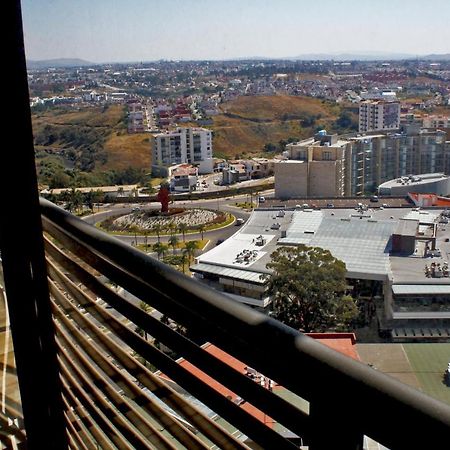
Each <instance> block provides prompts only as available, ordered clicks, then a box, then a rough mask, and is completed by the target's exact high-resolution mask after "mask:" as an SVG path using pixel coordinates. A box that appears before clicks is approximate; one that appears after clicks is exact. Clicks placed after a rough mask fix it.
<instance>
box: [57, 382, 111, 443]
mask: <svg viewBox="0 0 450 450" xmlns="http://www.w3.org/2000/svg"><path fill="white" fill-rule="evenodd" d="M62 383H63V398H64V400H65V402H64V403H65V405H66V408H71V409H66V411H71V412H72V414H73V415H74V416H75V417H77V418H78V419H79V421H78V423H80V426H81V428H82V429H83V430H84V432H85V435H88V436H92V439H89V440H90V441H92V440H94V442H95V443H96V444H97V447H98V446H100V448H101V449H102V450H117V446H116V445H115V444H113V442H112V441H111V440H110V438H109V437H108V436H107V434H106V433H105V432H104V431H103V430H102V428H101V427H100V426H99V425H98V424H97V422H95V420H94V419H93V417H92V416H91V415H90V414H88V412H87V410H86V408H85V407H84V406H83V405H82V403H81V402H80V400H79V399H78V398H77V397H76V396H75V395H74V393H73V392H72V391H71V389H70V387H69V384H68V383H67V381H66V380H64V379H62ZM70 402H72V403H70ZM72 408H73V410H72ZM83 427H84V428H83ZM96 450H97V449H96Z"/></svg>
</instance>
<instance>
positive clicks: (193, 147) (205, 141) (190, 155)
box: [151, 128, 213, 173]
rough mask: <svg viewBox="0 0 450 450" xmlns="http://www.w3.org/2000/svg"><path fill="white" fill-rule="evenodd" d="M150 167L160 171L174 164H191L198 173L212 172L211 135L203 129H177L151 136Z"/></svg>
mask: <svg viewBox="0 0 450 450" xmlns="http://www.w3.org/2000/svg"><path fill="white" fill-rule="evenodd" d="M151 145H152V157H153V159H152V167H153V170H158V169H159V170H161V169H163V168H166V167H169V166H171V165H174V164H185V163H187V164H192V165H195V166H197V167H198V172H199V173H211V172H212V171H213V158H212V135H211V131H210V130H207V129H205V128H177V129H176V130H174V131H167V132H165V133H158V134H154V135H152V138H151Z"/></svg>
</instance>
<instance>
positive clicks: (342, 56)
mask: <svg viewBox="0 0 450 450" xmlns="http://www.w3.org/2000/svg"><path fill="white" fill-rule="evenodd" d="M292 59H296V60H320V61H325V60H328V61H329V60H334V61H383V60H384V61H386V60H387V61H394V60H402V59H420V60H426V61H428V60H430V61H448V60H450V54H449V53H445V54H431V55H412V54H410V53H385V52H361V53H309V54H305V55H298V56H295V57H293V58H292Z"/></svg>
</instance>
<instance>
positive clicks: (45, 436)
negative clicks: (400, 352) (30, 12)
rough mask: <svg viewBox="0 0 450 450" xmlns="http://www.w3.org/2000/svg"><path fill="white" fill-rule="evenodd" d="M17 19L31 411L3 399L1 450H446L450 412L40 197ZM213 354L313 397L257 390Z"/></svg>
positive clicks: (6, 250)
mask: <svg viewBox="0 0 450 450" xmlns="http://www.w3.org/2000/svg"><path fill="white" fill-rule="evenodd" d="M5 7H6V13H5V17H6V18H7V20H8V23H9V24H10V23H11V24H13V25H14V26H13V28H14V30H15V31H14V32H12V33H11V35H9V34H8V37H10V38H11V39H10V40H8V41H7V46H8V50H10V53H11V57H9V56H10V55H8V65H9V68H8V71H6V74H5V76H6V77H7V79H6V85H7V86H8V87H9V88H8V89H7V92H6V95H7V99H6V101H7V103H8V104H9V105H11V107H12V108H13V111H12V113H11V114H10V116H11V117H14V127H15V129H17V128H19V130H20V132H19V133H16V135H15V148H17V149H20V151H13V152H8V155H7V156H6V151H5V152H4V153H3V156H2V158H3V159H4V161H2V164H0V171H1V173H0V182H1V188H2V192H3V193H4V197H3V212H2V215H1V216H0V245H1V257H2V269H3V272H4V286H5V288H6V289H5V301H6V304H7V311H8V315H9V319H10V324H11V334H12V340H13V344H14V356H15V364H14V366H11V365H9V364H8V365H6V367H5V364H4V368H6V369H7V372H10V373H17V378H18V385H19V389H20V405H19V404H14V403H12V402H10V401H9V400H10V399H9V398H8V397H9V396H10V392H8V391H5V390H4V391H3V400H4V401H3V403H2V412H1V413H0V424H1V433H0V442H2V446H3V447H2V448H19V449H25V448H27V449H28V450H43V449H46V450H62V449H83V450H86V449H88V450H91V449H92V450H96V449H106V450H109V449H150V448H157V449H166V448H167V449H177V448H188V449H201V448H204V449H206V448H224V449H239V448H266V449H294V448H298V447H299V446H300V445H303V446H307V447H308V448H309V449H311V450H321V449H331V448H333V449H344V450H352V449H355V450H356V449H362V448H364V445H363V442H364V436H369V437H370V438H372V439H374V440H375V441H377V442H379V443H381V444H382V445H384V446H385V447H388V448H389V449H392V450H394V449H404V448H409V449H413V448H421V449H424V448H443V447H444V446H445V442H448V436H449V430H450V408H449V407H448V406H446V405H445V404H443V403H441V402H439V401H436V400H434V399H432V398H430V397H428V396H426V395H424V394H422V393H420V392H418V391H416V390H414V389H412V388H410V387H408V386H406V385H404V384H402V383H400V382H398V381H396V380H394V379H392V378H390V377H388V376H386V375H383V374H382V373H380V372H378V371H376V370H374V369H372V368H370V367H369V366H367V365H365V364H362V363H359V362H357V361H354V360H352V359H349V358H347V357H345V356H344V355H342V354H340V353H337V352H335V351H333V350H331V349H330V348H328V347H325V346H324V345H322V344H320V343H319V342H317V341H315V340H314V339H312V338H309V337H308V336H305V335H303V334H302V333H300V332H298V331H296V330H293V329H291V328H289V327H287V326H284V325H283V324H281V323H279V322H277V321H276V320H273V319H271V318H270V317H268V316H266V315H264V314H261V313H259V312H257V311H255V310H252V309H250V308H248V307H246V306H244V305H241V304H239V303H237V302H234V301H230V299H229V297H227V296H225V295H224V294H222V293H220V292H217V291H215V290H213V289H210V288H208V286H204V285H202V284H200V283H198V282H197V281H196V280H194V279H192V278H189V277H186V276H183V275H182V274H180V273H179V272H176V271H175V270H172V269H171V268H169V267H167V266H165V265H164V264H162V263H160V262H158V261H156V260H154V259H152V258H150V257H148V256H147V255H145V254H144V253H142V252H140V251H139V250H137V249H135V248H133V247H130V246H128V245H126V244H124V243H122V242H121V241H119V240H117V239H115V238H113V237H111V236H109V235H107V234H105V233H102V232H101V231H99V230H98V229H96V228H94V227H92V226H90V225H88V224H87V223H85V222H84V221H82V220H80V219H78V218H76V217H74V216H73V215H71V214H69V213H68V212H66V211H64V210H62V209H60V208H58V207H57V206H55V205H53V204H52V203H50V202H48V201H46V200H40V201H39V199H38V189H37V181H36V174H35V163H34V149H33V145H32V128H31V118H30V111H29V98H28V91H27V76H26V66H25V59H24V55H23V52H22V51H21V49H23V36H22V28H21V27H22V25H21V17H20V3H19V2H16V3H15V2H8V3H7V4H6V5H5ZM6 158H7V159H6ZM12 169H17V170H12ZM19 169H20V174H21V178H20V180H19V181H20V182H18V179H17V173H18V172H17V171H18V170H19ZM12 186H14V192H12V189H11V187H12ZM2 284H3V282H2ZM0 292H1V290H0ZM126 293H129V294H132V296H133V297H131V298H134V299H137V302H136V301H133V300H129V298H130V296H128V295H125V294H126ZM2 298H3V296H2ZM156 312H158V313H159V314H163V315H164V318H165V320H159V316H158V315H157V314H156ZM168 319H171V320H173V321H174V322H176V323H177V324H179V326H180V327H182V329H180V331H183V330H184V329H186V330H188V331H190V333H189V334H188V336H191V337H192V336H193V335H195V339H194V338H193V337H192V339H190V338H188V337H187V335H186V333H184V332H183V333H182V332H178V331H177V330H176V329H174V328H173V327H172V326H171V325H170V324H171V321H170V320H168ZM203 342H209V343H211V344H213V345H214V346H215V347H217V348H218V349H220V350H221V351H222V352H224V353H226V354H227V355H230V356H231V357H234V358H235V359H236V360H239V361H241V362H242V363H243V364H245V365H246V366H247V367H251V368H252V370H255V371H257V372H258V373H260V374H264V376H265V377H267V378H269V379H270V380H273V382H274V383H276V384H277V385H279V386H283V387H284V388H285V389H286V390H288V391H290V392H291V393H292V397H295V398H296V399H299V400H301V401H294V400H287V399H285V398H282V397H281V396H279V395H277V394H276V392H275V391H272V390H270V389H267V388H265V387H264V386H262V385H261V384H258V383H255V382H254V381H253V380H252V379H251V378H249V377H248V376H247V375H246V374H245V373H243V372H241V371H238V370H236V369H235V368H233V367H231V366H230V365H228V364H227V363H225V362H224V361H223V359H222V358H218V357H216V356H214V355H212V354H211V353H209V352H207V351H206V350H205V348H204V347H203V346H202V345H201V344H202V343H203ZM163 349H164V350H165V351H163ZM167 349H170V351H171V356H169V355H168V354H167V352H166V350H167ZM173 355H176V356H179V357H183V358H184V360H185V361H187V362H189V363H190V364H191V365H192V366H193V367H195V368H196V370H188V369H187V368H186V367H185V366H184V365H181V364H179V361H177V360H175V359H174V357H173ZM199 371H201V372H202V373H203V374H204V375H201V376H200V375H199ZM205 376H207V377H209V378H205ZM169 379H170V381H169ZM208 380H209V381H208ZM218 384H219V385H221V386H223V387H224V388H225V389H227V390H228V391H230V392H233V393H235V394H236V395H237V396H239V398H240V399H241V401H239V402H235V401H233V400H232V399H230V398H228V396H226V395H223V394H222V393H221V390H220V389H219V390H218V389H216V388H215V386H216V385H218ZM187 393H188V394H189V395H187ZM290 398H291V397H290ZM300 403H301V404H302V405H305V404H307V405H308V408H304V407H301V406H300ZM11 405H12V406H15V407H14V408H13V407H11ZM245 405H251V408H248V407H245ZM255 411H259V413H258V414H256V413H255ZM261 415H263V417H266V418H267V417H270V418H271V420H270V423H271V424H272V423H273V424H276V425H277V426H275V425H274V426H268V425H267V421H266V420H263V421H262V420H260V419H259V417H260V416H261ZM405 424H406V427H405Z"/></svg>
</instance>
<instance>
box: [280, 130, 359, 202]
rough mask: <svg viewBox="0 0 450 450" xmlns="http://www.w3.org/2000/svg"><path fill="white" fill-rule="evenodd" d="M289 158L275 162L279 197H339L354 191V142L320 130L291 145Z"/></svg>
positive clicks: (288, 146) (288, 151) (287, 148)
mask: <svg viewBox="0 0 450 450" xmlns="http://www.w3.org/2000/svg"><path fill="white" fill-rule="evenodd" d="M286 150H287V153H288V157H289V160H287V161H280V162H277V163H275V197H277V198H292V197H294V198H295V197H339V196H344V195H349V193H350V183H351V174H350V158H349V156H350V153H351V144H350V142H349V141H347V140H341V139H339V138H338V136H337V135H329V134H327V133H326V131H325V130H322V131H319V133H317V134H316V135H315V136H314V137H313V138H310V139H305V140H303V141H300V142H297V143H292V144H288V145H287V146H286Z"/></svg>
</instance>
